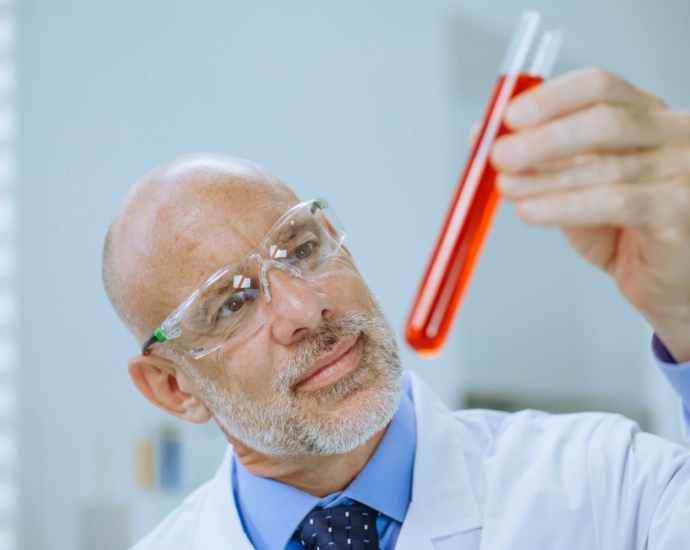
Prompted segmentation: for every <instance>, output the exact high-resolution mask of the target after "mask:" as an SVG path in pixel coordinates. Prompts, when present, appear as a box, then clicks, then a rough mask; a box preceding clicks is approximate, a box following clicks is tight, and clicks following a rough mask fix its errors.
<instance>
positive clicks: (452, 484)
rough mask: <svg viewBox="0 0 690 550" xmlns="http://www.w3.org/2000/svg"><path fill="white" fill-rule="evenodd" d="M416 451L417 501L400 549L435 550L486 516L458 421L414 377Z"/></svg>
mask: <svg viewBox="0 0 690 550" xmlns="http://www.w3.org/2000/svg"><path fill="white" fill-rule="evenodd" d="M408 376H410V377H411V379H412V395H413V399H414V403H415V412H416V415H417V453H416V457H415V465H414V474H413V475H414V477H413V481H412V502H411V503H410V508H409V509H408V511H407V516H406V517H405V522H404V523H403V526H402V530H401V532H400V536H399V538H398V543H397V544H396V550H427V549H428V550H432V549H435V548H436V547H435V545H434V542H433V541H434V540H435V539H440V538H444V539H447V538H448V537H451V536H452V535H456V534H458V533H462V532H464V531H469V530H472V529H477V528H479V527H481V526H482V524H483V517H482V513H481V511H480V508H479V505H478V503H477V500H476V497H475V494H474V491H473V488H472V484H471V483H470V477H469V473H468V469H467V463H466V460H465V454H464V452H463V445H462V433H461V431H460V428H459V426H458V423H457V421H456V420H455V419H454V418H453V415H452V414H451V413H450V411H449V410H448V409H446V407H445V406H444V405H443V404H442V403H441V401H440V400H439V398H438V397H437V396H436V395H435V394H434V393H433V392H432V391H431V389H430V388H429V387H428V386H427V385H426V384H425V383H424V382H423V381H422V380H421V379H420V378H419V377H418V376H417V375H416V374H414V373H410V374H409V375H408Z"/></svg>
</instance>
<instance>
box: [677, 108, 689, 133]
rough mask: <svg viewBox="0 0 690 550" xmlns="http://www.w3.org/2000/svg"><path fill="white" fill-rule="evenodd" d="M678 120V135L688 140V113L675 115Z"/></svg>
mask: <svg viewBox="0 0 690 550" xmlns="http://www.w3.org/2000/svg"><path fill="white" fill-rule="evenodd" d="M676 118H677V120H678V127H679V128H680V134H681V135H682V136H684V137H686V138H690V113H684V112H683V113H676Z"/></svg>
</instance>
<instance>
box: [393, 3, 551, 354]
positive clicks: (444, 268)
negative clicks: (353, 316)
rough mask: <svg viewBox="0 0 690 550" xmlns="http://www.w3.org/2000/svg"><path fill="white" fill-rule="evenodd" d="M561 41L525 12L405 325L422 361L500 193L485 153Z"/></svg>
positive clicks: (543, 74)
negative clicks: (509, 109)
mask: <svg viewBox="0 0 690 550" xmlns="http://www.w3.org/2000/svg"><path fill="white" fill-rule="evenodd" d="M562 39H563V32H562V30H561V29H560V28H559V27H558V26H557V25H555V24H554V23H552V22H550V21H549V20H548V19H546V18H545V17H544V16H543V15H542V14H540V13H539V12H536V11H525V12H523V14H522V17H521V18H520V22H519V24H518V26H517V29H516V30H515V33H514V34H513V37H512V39H511V41H510V45H509V46H508V49H507V50H506V53H505V56H504V58H503V62H502V64H501V68H500V70H499V77H498V80H497V82H496V85H495V87H494V90H493V93H492V95H491V100H490V101H489V106H488V108H487V111H486V116H485V118H484V122H483V125H482V128H481V132H480V133H479V137H478V138H477V142H476V144H475V146H474V149H473V150H472V153H471V155H470V158H469V161H468V163H467V167H466V169H465V173H464V175H463V177H462V178H461V179H460V183H459V185H458V189H457V191H456V193H455V197H454V199H453V202H452V205H451V208H450V211H449V213H448V215H447V217H446V221H445V224H444V226H443V231H442V232H441V236H440V237H439V239H438V242H437V244H436V248H435V250H434V254H433V256H432V258H431V261H430V263H429V266H428V268H427V271H426V275H425V276H424V279H423V282H422V286H421V289H420V291H419V293H418V294H417V297H416V300H415V303H414V305H413V307H412V311H411V313H410V317H409V320H408V323H407V329H406V338H407V341H408V343H409V344H410V345H411V346H412V347H413V348H414V349H415V350H416V351H417V353H418V354H419V355H420V356H422V357H433V356H435V355H437V354H438V353H439V352H440V350H441V348H442V346H443V344H444V343H445V341H446V338H447V336H448V332H449V330H450V327H451V325H452V322H453V318H454V317H455V313H456V312H457V309H458V306H459V305H460V301H461V299H462V297H463V295H464V293H465V291H466V290H467V286H468V283H469V280H470V277H471V275H472V272H473V270H474V266H475V263H476V261H477V258H478V257H479V253H480V251H481V249H482V245H483V244H484V240H485V238H486V235H487V230H488V228H489V226H490V224H491V220H492V219H493V217H494V214H495V212H496V207H497V206H498V201H499V198H500V195H499V192H498V190H497V189H496V185H495V183H496V172H495V170H494V169H493V167H492V166H491V163H490V162H489V154H490V152H491V147H492V145H493V143H494V141H495V140H496V138H497V137H498V136H501V135H503V134H505V133H508V129H507V128H506V127H505V125H504V124H503V118H504V116H505V111H506V107H507V106H508V103H509V102H510V100H511V99H512V98H513V97H515V96H516V95H518V94H519V93H521V92H524V91H525V90H528V89H530V88H532V87H534V86H536V85H538V84H540V83H541V82H543V81H544V79H546V78H548V77H549V76H550V74H551V71H552V69H553V65H554V63H555V61H556V56H557V55H558V50H559V48H560V45H561V42H562Z"/></svg>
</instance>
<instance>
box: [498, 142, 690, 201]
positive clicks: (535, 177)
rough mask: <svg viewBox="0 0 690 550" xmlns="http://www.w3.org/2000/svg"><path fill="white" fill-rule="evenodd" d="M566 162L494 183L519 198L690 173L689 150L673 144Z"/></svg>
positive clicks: (506, 194) (501, 176) (506, 177)
mask: <svg viewBox="0 0 690 550" xmlns="http://www.w3.org/2000/svg"><path fill="white" fill-rule="evenodd" d="M568 160H569V161H570V162H564V161H557V162H556V163H547V164H546V166H548V167H549V168H552V169H546V170H542V169H541V166H537V167H536V170H535V171H534V172H533V173H529V174H521V175H510V174H499V175H498V178H497V182H496V183H497V185H498V187H499V189H500V190H501V192H502V193H503V194H504V195H505V196H507V197H510V198H519V197H528V196H531V195H538V194H542V193H550V192H553V191H562V190H565V189H572V188H577V187H587V186H590V185H601V184H607V183H614V182H617V181H625V182H643V181H663V180H666V179H669V178H672V177H674V176H677V175H680V174H682V173H684V172H690V147H688V146H687V145H684V144H683V145H680V144H672V145H670V146H667V147H663V148H659V149H651V150H647V151H638V152H635V153H628V154H601V155H599V154H592V155H580V156H578V157H573V158H572V159H568ZM559 165H560V166H559Z"/></svg>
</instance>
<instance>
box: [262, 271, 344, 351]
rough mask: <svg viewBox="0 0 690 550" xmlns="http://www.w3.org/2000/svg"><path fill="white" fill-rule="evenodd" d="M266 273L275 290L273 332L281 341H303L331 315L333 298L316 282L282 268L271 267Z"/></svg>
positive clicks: (272, 293)
mask: <svg viewBox="0 0 690 550" xmlns="http://www.w3.org/2000/svg"><path fill="white" fill-rule="evenodd" d="M266 276H267V278H268V283H269V285H270V292H271V306H270V310H271V313H270V316H271V317H270V323H271V332H272V335H273V338H275V340H276V341H277V342H278V343H280V344H282V345H284V346H289V345H292V344H295V343H297V342H299V341H300V340H301V339H302V338H304V337H305V336H306V335H307V334H309V333H310V332H312V331H313V330H316V329H317V328H318V326H319V324H320V323H321V321H322V320H324V319H328V318H329V317H330V316H331V314H332V311H333V304H332V298H331V297H330V296H329V295H328V294H326V293H324V292H321V291H320V290H318V289H317V288H316V286H315V285H314V284H313V283H311V282H309V281H305V280H304V279H301V278H300V277H294V276H292V275H288V274H287V273H284V272H282V271H281V270H280V269H270V270H269V271H268V273H267V274H266Z"/></svg>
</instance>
